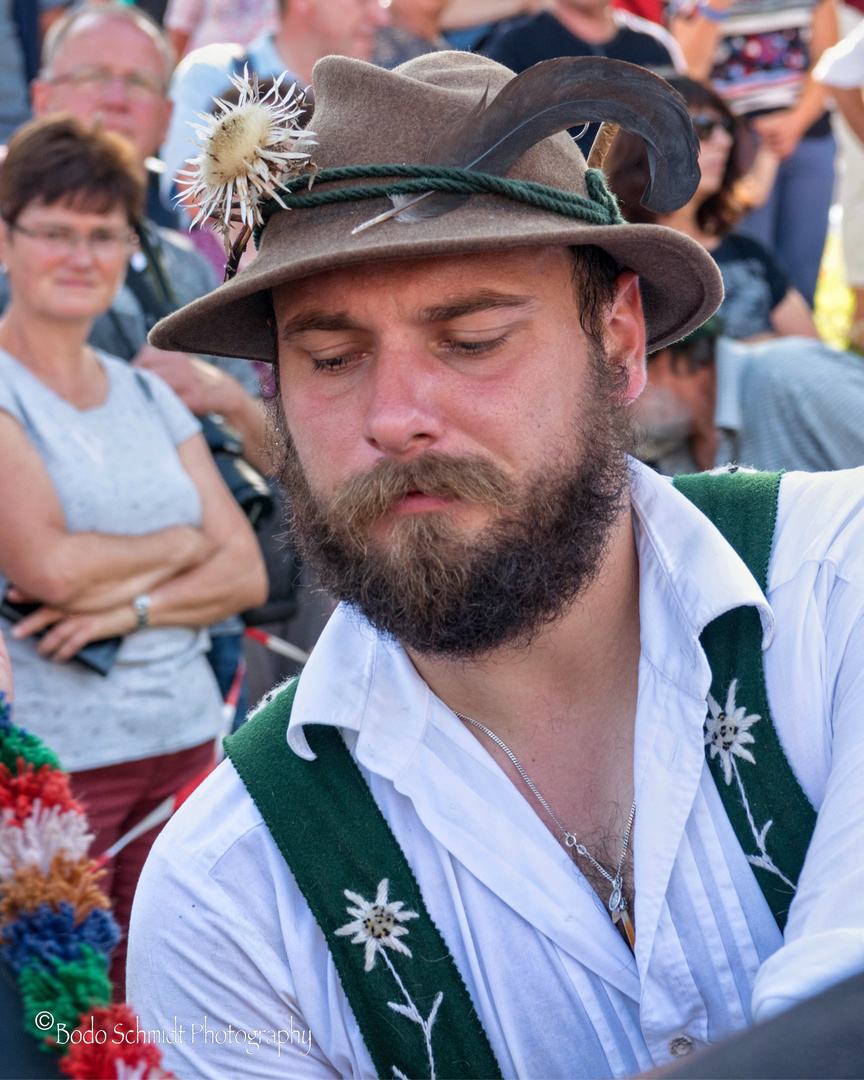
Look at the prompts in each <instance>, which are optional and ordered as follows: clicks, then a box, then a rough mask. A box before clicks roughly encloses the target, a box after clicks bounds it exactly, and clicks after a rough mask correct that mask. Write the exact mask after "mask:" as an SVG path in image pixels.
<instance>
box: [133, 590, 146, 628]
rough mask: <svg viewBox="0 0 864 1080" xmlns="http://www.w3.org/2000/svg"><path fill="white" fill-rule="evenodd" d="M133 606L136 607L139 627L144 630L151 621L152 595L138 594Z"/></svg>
mask: <svg viewBox="0 0 864 1080" xmlns="http://www.w3.org/2000/svg"><path fill="white" fill-rule="evenodd" d="M132 607H133V608H134V609H135V614H136V615H137V616H138V629H139V630H143V629H144V628H145V627H146V626H147V624H148V622H149V615H150V597H149V596H146V595H145V596H136V597H135V599H134V600H133V601H132Z"/></svg>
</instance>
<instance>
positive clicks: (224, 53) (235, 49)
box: [172, 42, 249, 86]
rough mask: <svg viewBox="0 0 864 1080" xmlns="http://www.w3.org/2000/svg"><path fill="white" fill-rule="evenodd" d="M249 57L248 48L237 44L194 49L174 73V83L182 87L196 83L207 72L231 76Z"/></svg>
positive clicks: (222, 44) (229, 43) (220, 44)
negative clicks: (238, 65)
mask: <svg viewBox="0 0 864 1080" xmlns="http://www.w3.org/2000/svg"><path fill="white" fill-rule="evenodd" d="M248 56H249V50H248V48H247V47H246V46H245V45H239V44H237V43H236V42H225V43H219V44H214V45H202V46H201V48H200V49H193V50H192V52H190V53H188V54H187V55H186V56H184V57H183V59H182V60H181V61H180V63H179V64H178V65H177V69H176V71H175V72H174V78H173V80H172V83H173V85H174V86H180V85H185V84H187V83H189V82H194V81H195V80H196V79H197V78H199V77H200V75H201V74H202V72H204V71H207V70H211V71H214V72H218V73H220V74H224V73H227V74H231V73H232V72H233V71H234V68H235V66H236V65H237V64H239V63H241V62H242V61H243V59H244V57H248ZM226 82H227V80H226Z"/></svg>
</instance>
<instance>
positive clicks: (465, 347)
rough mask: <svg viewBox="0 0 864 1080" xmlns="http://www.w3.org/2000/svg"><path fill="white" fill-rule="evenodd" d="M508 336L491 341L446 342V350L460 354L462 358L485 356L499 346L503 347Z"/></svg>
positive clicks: (504, 335)
mask: <svg viewBox="0 0 864 1080" xmlns="http://www.w3.org/2000/svg"><path fill="white" fill-rule="evenodd" d="M506 340H507V335H506V334H502V335H501V337H497V338H491V339H490V340H489V341H445V342H444V348H445V349H446V350H447V351H448V352H453V353H458V354H460V355H462V356H483V355H484V353H488V352H492V351H493V350H494V349H497V348H498V346H499V345H503V344H504V342H505V341H506Z"/></svg>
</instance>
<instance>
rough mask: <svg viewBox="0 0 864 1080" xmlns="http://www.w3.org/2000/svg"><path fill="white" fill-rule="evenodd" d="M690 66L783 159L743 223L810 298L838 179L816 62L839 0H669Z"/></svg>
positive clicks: (832, 29)
mask: <svg viewBox="0 0 864 1080" xmlns="http://www.w3.org/2000/svg"><path fill="white" fill-rule="evenodd" d="M669 15H670V26H671V29H672V33H673V34H674V35H675V37H676V38H677V40H678V42H679V44H680V45H681V48H682V50H683V52H684V56H685V58H686V61H687V73H688V74H689V75H690V76H691V77H692V78H694V79H697V80H700V81H701V80H704V81H710V82H711V84H712V85H713V87H714V89H715V90H717V92H718V93H719V94H720V95H721V97H722V98H723V99H724V101H725V102H726V103H727V105H728V106H729V108H730V109H731V110H732V112H733V113H734V114H735V115H736V116H743V117H746V118H747V119H748V120H749V121H750V122H751V123H752V125H753V128H754V129H755V130H756V131H757V132H758V134H759V137H760V139H761V141H762V145H763V146H764V147H765V148H766V149H767V150H768V151H769V152H770V154H771V155H772V156H773V158H774V159H775V163H776V166H777V173H776V179H775V180H774V183H773V185H772V187H771V190H770V193H769V194H768V196H767V198H766V200H765V201H764V203H763V204H762V205H761V206H759V207H758V209H755V210H754V211H753V212H752V213H751V214H749V215H748V217H747V219H746V220H745V221H744V222H742V223H741V226H740V231H742V232H745V233H746V234H747V235H748V236H752V237H754V238H755V239H757V240H759V241H760V242H761V243H762V244H764V245H765V246H766V247H767V248H768V249H769V250H770V251H772V252H773V253H774V255H775V256H776V258H777V260H778V262H779V263H780V265H781V266H782V267H783V269H784V270H785V272H786V273H787V275H788V276H789V279H790V280H791V281H792V283H793V284H794V285H795V287H796V288H797V289H798V291H799V292H800V293H801V295H802V296H803V297H804V298H805V299H806V300H807V302H808V304H810V305H811V306H812V304H813V298H814V295H815V292H816V281H817V278H818V275H819V266H820V263H821V260H822V252H823V249H824V247H825V237H826V234H827V231H828V211H829V209H830V206H831V199H832V194H833V187H834V139H833V136H832V134H831V124H830V119H829V116H828V114H827V113H826V111H825V93H824V90H823V88H822V87H821V86H820V85H819V84H818V83H817V82H815V81H814V80H813V79H812V78H811V74H810V72H811V70H812V67H813V65H814V64H815V62H816V61H817V60H818V59H819V57H820V56H821V54H822V52H823V50H824V49H825V48H827V46H829V45H831V44H833V43H834V42H835V41H836V40H837V22H836V15H835V9H834V3H833V0H671V3H670V6H669Z"/></svg>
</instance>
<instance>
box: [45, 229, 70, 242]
mask: <svg viewBox="0 0 864 1080" xmlns="http://www.w3.org/2000/svg"><path fill="white" fill-rule="evenodd" d="M42 236H43V238H44V239H45V240H47V241H48V243H49V244H68V243H74V242H75V239H74V233H70V232H69V231H68V230H67V229H45V231H44V232H43V233H42Z"/></svg>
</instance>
